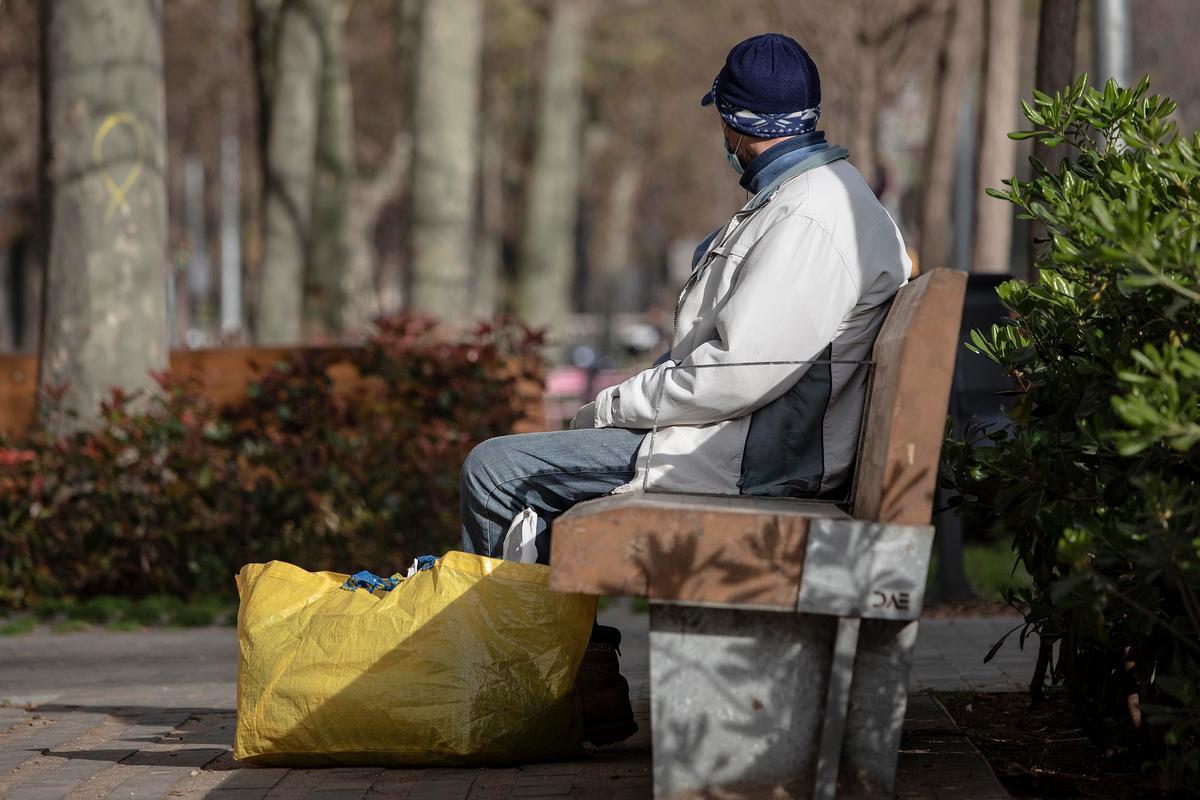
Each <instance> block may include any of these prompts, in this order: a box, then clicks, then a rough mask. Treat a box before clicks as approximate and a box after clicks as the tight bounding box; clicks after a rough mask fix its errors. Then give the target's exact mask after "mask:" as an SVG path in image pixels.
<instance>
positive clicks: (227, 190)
mask: <svg viewBox="0 0 1200 800" xmlns="http://www.w3.org/2000/svg"><path fill="white" fill-rule="evenodd" d="M238 7H239V2H238V0H221V7H220V11H219V14H220V18H221V32H222V35H223V36H224V37H225V43H224V46H225V51H224V54H223V55H224V58H225V59H226V63H227V64H229V65H233V64H236V63H237V48H236V45H235V44H234V43H235V42H236V41H237V37H238V36H239V35H240V32H241V20H240V14H239V10H238ZM226 80H227V85H226V86H224V87H222V89H221V226H220V232H219V236H220V247H221V305H220V308H221V313H220V317H221V327H220V339H221V341H228V340H234V341H236V340H238V339H240V338H241V336H242V324H243V323H242V176H241V172H240V171H239V169H238V160H239V155H240V150H241V130H240V127H241V126H240V120H241V117H240V116H239V114H238V92H237V86H236V84H235V83H234V74H233V70H232V69H230V73H229V74H227V76H226Z"/></svg>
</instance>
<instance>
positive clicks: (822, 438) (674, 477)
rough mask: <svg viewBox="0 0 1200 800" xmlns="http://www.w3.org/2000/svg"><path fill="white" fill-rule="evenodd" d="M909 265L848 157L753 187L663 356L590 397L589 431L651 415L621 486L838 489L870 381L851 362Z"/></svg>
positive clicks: (701, 271)
mask: <svg viewBox="0 0 1200 800" xmlns="http://www.w3.org/2000/svg"><path fill="white" fill-rule="evenodd" d="M842 153H843V154H844V151H842ZM911 268H912V265H911V262H910V261H909V258H908V256H907V254H906V253H905V248H904V242H903V240H902V239H901V236H900V231H899V230H898V229H897V227H896V224H895V223H894V222H893V221H892V218H891V217H890V216H889V215H888V213H887V211H886V210H885V209H884V208H883V206H882V205H880V203H879V201H878V200H877V199H876V198H875V195H874V193H873V192H872V191H871V189H870V188H869V187H868V186H867V184H866V182H865V181H864V180H863V179H862V176H861V175H859V173H858V171H857V170H856V169H855V168H854V167H853V166H851V164H850V163H849V162H848V161H846V160H844V159H842V160H836V161H833V162H832V163H826V164H824V165H822V166H816V167H814V168H811V169H808V170H807V171H801V172H800V174H797V175H795V176H794V177H789V178H786V179H785V180H784V181H783V182H782V183H778V182H777V185H774V186H772V187H767V188H766V189H764V190H763V191H762V192H760V193H759V194H758V195H756V196H755V197H754V198H752V199H751V201H750V202H748V203H747V204H746V206H744V207H743V208H742V210H740V211H739V212H738V213H737V214H736V215H734V217H733V219H732V220H730V222H729V223H728V225H727V226H726V228H725V229H724V230H723V231H722V233H720V234H718V235H717V236H716V237H715V238H714V239H713V242H712V244H711V245H710V246H709V248H708V250H707V251H706V253H705V255H704V256H702V257H701V258H700V260H699V262H698V263H697V266H696V267H695V269H694V271H693V273H692V275H691V277H690V278H689V279H688V281H687V283H686V285H685V286H684V288H683V291H682V293H681V294H680V296H679V302H678V304H677V306H676V322H675V332H674V337H673V339H672V344H671V352H670V360H669V361H667V362H666V363H663V364H660V365H658V366H655V367H651V368H648V369H646V370H643V371H642V372H640V373H638V374H637V375H634V376H633V377H632V378H630V379H628V380H626V381H625V382H624V383H621V384H619V385H618V386H614V387H611V388H608V389H605V390H603V391H601V392H600V393H599V395H597V397H596V417H595V425H596V427H622V428H635V429H640V428H646V429H649V428H655V427H657V430H656V431H655V432H654V433H653V434H652V435H650V436H647V437H646V439H645V441H644V442H643V444H642V447H641V450H640V451H639V454H638V462H637V474H636V477H635V478H634V479H633V480H632V481H631V482H630V483H629V484H627V485H626V486H624V487H621V488H620V489H618V490H617V491H632V490H642V489H645V490H652V491H675V492H707V493H722V494H727V493H747V494H768V495H796V496H829V495H830V494H831V493H832V494H836V493H837V492H838V491H844V488H845V484H846V482H847V481H846V479H847V478H848V476H849V475H850V473H851V470H852V468H853V458H854V454H855V451H856V448H857V443H858V431H859V427H860V422H861V415H862V407H863V402H864V398H865V393H866V385H867V368H866V367H863V366H861V364H860V363H856V362H864V361H867V360H869V359H870V357H871V356H870V354H871V348H872V345H873V343H874V340H875V335H876V333H878V330H879V326H880V325H881V324H882V321H883V317H884V315H885V314H886V312H887V308H888V306H889V304H890V301H891V298H892V296H893V295H894V294H895V293H896V290H897V289H899V288H900V286H902V285H903V284H904V283H905V282H906V281H907V280H908V278H909V275H910V272H911ZM813 360H819V361H821V362H823V363H819V364H805V365H761V362H778V361H810V362H811V361H813ZM830 362H833V363H830ZM742 364H751V365H750V366H735V365H742ZM754 364H757V365H754ZM714 365H719V366H714ZM806 376H807V377H806ZM756 412H757V413H756Z"/></svg>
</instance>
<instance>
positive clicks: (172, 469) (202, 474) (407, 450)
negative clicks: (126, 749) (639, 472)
mask: <svg viewBox="0 0 1200 800" xmlns="http://www.w3.org/2000/svg"><path fill="white" fill-rule="evenodd" d="M346 360H348V361H349V364H350V366H351V367H353V369H354V370H356V371H357V373H358V375H359V376H361V378H362V380H360V381H359V382H358V383H357V384H356V386H357V388H356V389H355V390H354V391H353V392H351V393H349V394H347V393H345V392H336V391H335V390H334V384H333V380H332V379H331V377H330V373H329V371H328V370H329V368H330V367H331V366H332V365H333V364H335V363H339V362H341V361H346ZM159 379H160V383H161V384H162V386H163V392H162V394H161V395H160V396H156V397H154V398H151V399H150V400H149V402H142V403H134V402H132V400H133V398H130V397H127V396H125V395H123V394H122V393H120V392H115V393H114V395H113V398H112V400H111V401H110V402H108V403H107V404H106V405H105V406H104V412H103V422H102V424H101V426H100V427H99V428H98V429H97V430H95V431H92V432H88V433H79V434H75V435H72V436H70V437H67V438H64V439H57V440H56V439H55V438H53V437H51V436H49V435H48V434H45V433H41V432H34V433H32V434H31V435H29V436H27V437H25V438H23V439H21V440H16V441H0V521H4V524H3V525H2V526H0V606H9V607H23V606H31V605H32V606H37V605H40V603H41V602H42V601H43V600H49V601H50V602H51V603H61V602H62V601H60V600H58V598H62V597H80V598H86V597H93V596H97V595H113V596H124V597H134V598H137V597H142V598H147V599H146V600H144V601H143V602H142V603H139V604H138V605H137V606H136V607H135V608H134V609H132V610H130V611H129V612H128V614H127V616H128V618H129V619H132V620H134V621H138V622H145V623H147V624H153V623H154V622H161V621H163V620H164V619H165V618H168V617H173V616H174V614H175V613H176V612H177V611H178V609H175V608H170V607H168V606H169V604H165V603H164V602H163V601H161V599H160V600H152V599H149V598H151V597H152V596H155V595H167V596H172V597H191V596H194V595H197V594H200V595H222V596H225V597H228V596H229V594H230V593H231V591H232V587H233V581H232V578H233V575H234V573H236V571H237V569H238V568H239V567H240V566H241V565H242V564H243V563H246V562H252V561H264V560H270V559H284V560H288V561H291V562H294V563H296V564H299V565H301V566H303V567H305V568H308V569H337V570H356V569H362V568H373V569H375V570H376V571H379V572H383V573H384V574H388V573H389V572H391V571H393V570H394V569H397V568H399V567H400V566H402V565H404V564H405V563H407V562H408V561H411V560H412V558H413V557H414V556H415V555H417V554H422V553H440V552H443V551H445V550H446V549H448V548H452V547H455V546H456V545H457V541H458V525H459V523H458V473H459V468H460V466H461V464H462V461H463V458H464V457H465V456H466V454H467V452H468V451H469V450H470V448H471V447H472V446H474V445H475V444H476V443H478V442H479V441H481V440H483V439H485V438H488V437H491V436H497V435H501V434H506V433H510V432H512V430H513V425H514V424H515V423H516V422H517V421H518V420H520V419H521V418H522V417H523V416H524V415H525V412H526V410H527V401H526V399H525V398H526V397H527V396H528V392H527V391H526V392H524V394H523V393H522V391H521V390H522V389H526V388H527V387H528V385H529V384H530V383H531V382H536V383H539V384H540V380H541V362H540V357H539V338H538V337H537V336H536V335H534V334H531V333H530V332H529V331H528V330H527V329H524V328H522V327H519V326H516V325H513V324H510V323H499V324H495V325H492V324H489V325H484V326H481V327H479V328H478V329H476V330H475V331H474V332H472V333H470V334H469V335H466V336H465V337H463V338H461V339H457V340H450V339H448V338H446V337H445V336H444V335H442V334H440V333H439V332H438V331H437V330H435V328H434V326H433V325H432V324H431V323H429V322H428V321H424V320H421V319H417V318H413V317H399V318H395V319H390V320H383V321H381V322H380V324H379V332H378V334H377V335H375V336H374V337H373V338H372V339H371V340H370V341H368V342H367V343H366V345H365V346H363V347H361V348H354V349H352V350H350V351H349V352H348V354H345V353H341V354H331V353H328V352H324V351H299V352H298V353H297V355H295V356H294V357H293V358H291V359H290V360H288V361H286V362H284V363H281V364H277V365H275V366H273V367H271V368H269V369H267V370H266V371H265V372H264V373H263V374H262V375H261V377H260V378H259V379H258V380H257V381H256V382H255V383H253V384H252V385H251V386H250V388H249V390H248V392H247V397H246V399H245V400H244V402H241V403H238V404H235V405H234V406H232V407H228V408H223V409H217V408H214V407H213V406H212V405H211V404H210V403H208V402H207V401H206V400H205V399H204V398H203V397H202V396H200V394H199V392H198V389H197V386H196V384H195V379H194V378H190V377H189V376H187V375H171V374H167V375H162V376H159ZM51 408H52V406H51ZM60 610H65V609H63V608H61V607H60V606H56V608H55V614H57V613H58V612H59V611H60ZM188 613H189V614H190V613H191V612H188ZM197 613H199V612H197ZM123 614H124V612H123ZM51 616H53V614H52V615H51ZM101 616H102V614H101V610H100V609H98V608H97V609H94V610H93V611H92V612H91V614H90V616H88V617H87V618H88V619H96V621H102V620H101V619H100V617H101ZM212 617H215V612H214V614H213V615H212ZM106 619H107V617H106ZM189 619H190V617H189ZM208 621H212V618H211V617H210V619H209V620H208Z"/></svg>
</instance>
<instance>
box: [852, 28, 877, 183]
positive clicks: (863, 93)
mask: <svg viewBox="0 0 1200 800" xmlns="http://www.w3.org/2000/svg"><path fill="white" fill-rule="evenodd" d="M875 9H876V7H875V6H870V7H869V8H868V9H867V10H866V11H864V15H866V16H868V17H869V18H871V19H873V18H874V16H875ZM864 24H865V22H864ZM864 35H865V32H864ZM878 51H879V47H878V45H877V44H875V43H874V40H873V39H872V40H870V43H869V44H866V46H863V47H860V48H858V52H857V53H856V54H855V55H856V62H857V65H858V81H857V84H856V86H855V93H854V130H853V132H852V133H851V134H850V143H851V144H850V161H851V162H852V163H853V164H854V166H855V167H857V168H858V171H859V172H860V173H861V174H862V176H863V179H864V180H866V182H867V185H868V186H870V187H871V189H872V190H874V189H875V188H876V186H877V184H878V182H879V181H878V177H879V176H878V175H877V174H876V172H877V171H878V159H877V157H876V153H875V142H876V137H875V129H876V127H878V125H879V110H880V108H879V106H880V100H879V62H878Z"/></svg>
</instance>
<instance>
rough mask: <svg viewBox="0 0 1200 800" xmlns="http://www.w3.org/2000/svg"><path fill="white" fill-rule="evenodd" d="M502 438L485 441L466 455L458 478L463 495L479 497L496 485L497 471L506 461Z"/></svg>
mask: <svg viewBox="0 0 1200 800" xmlns="http://www.w3.org/2000/svg"><path fill="white" fill-rule="evenodd" d="M504 438H506V437H496V438H494V439H486V440H484V441H482V442H480V443H479V444H477V445H475V446H474V447H473V448H471V452H469V453H467V457H466V459H464V460H463V465H462V472H461V473H460V476H459V485H460V486H461V487H462V491H463V493H464V494H467V493H470V494H473V495H476V496H479V495H480V494H482V493H486V492H488V491H490V490H491V488H492V487H493V486H495V485H496V481H497V478H496V476H497V474H498V470H499V469H500V468H501V465H502V464H503V463H504V462H505V460H507V459H506V455H505V450H506V447H505V443H504V441H503V440H504ZM481 499H482V498H481Z"/></svg>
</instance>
